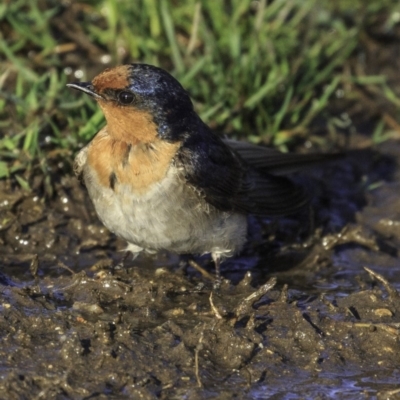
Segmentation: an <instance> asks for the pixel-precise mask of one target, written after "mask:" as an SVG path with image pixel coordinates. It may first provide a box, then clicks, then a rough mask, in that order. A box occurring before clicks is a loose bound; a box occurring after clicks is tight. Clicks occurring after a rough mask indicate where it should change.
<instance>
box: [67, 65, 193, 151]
mask: <svg viewBox="0 0 400 400" xmlns="http://www.w3.org/2000/svg"><path fill="white" fill-rule="evenodd" d="M67 86H68V87H71V88H74V89H77V90H80V91H82V92H84V93H87V94H89V95H90V96H92V97H93V98H94V99H96V100H97V102H98V103H99V105H100V107H101V109H102V110H103V113H104V115H105V117H106V120H107V129H108V132H109V134H110V135H111V136H113V137H114V138H115V139H116V140H123V141H125V142H127V143H133V144H135V143H148V142H151V141H153V140H154V139H156V138H158V139H163V140H167V141H169V142H177V141H181V140H182V139H183V138H184V137H185V135H188V134H190V129H191V128H190V127H191V126H192V125H193V123H194V124H195V123H196V121H198V117H197V115H196V114H195V112H194V110H193V105H192V102H191V100H190V98H189V95H188V94H187V92H186V91H185V90H184V89H183V87H182V86H181V84H180V83H179V82H178V81H177V80H176V79H175V78H173V77H172V76H171V75H170V74H169V73H168V72H166V71H164V70H163V69H161V68H158V67H155V66H152V65H147V64H129V65H121V66H118V67H115V68H109V69H106V70H105V71H103V72H102V73H100V74H99V75H97V76H96V77H95V78H94V79H93V80H92V81H91V82H77V83H70V84H68V85H67Z"/></svg>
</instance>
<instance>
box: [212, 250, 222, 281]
mask: <svg viewBox="0 0 400 400" xmlns="http://www.w3.org/2000/svg"><path fill="white" fill-rule="evenodd" d="M211 258H212V259H213V261H214V264H215V281H214V284H213V288H214V289H219V287H220V286H221V270H220V265H221V255H220V254H219V253H211Z"/></svg>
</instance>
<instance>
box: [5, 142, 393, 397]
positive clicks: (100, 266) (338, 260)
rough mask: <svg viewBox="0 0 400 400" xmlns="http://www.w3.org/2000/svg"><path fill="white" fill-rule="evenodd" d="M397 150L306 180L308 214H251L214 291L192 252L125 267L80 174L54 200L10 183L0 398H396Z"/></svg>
mask: <svg viewBox="0 0 400 400" xmlns="http://www.w3.org/2000/svg"><path fill="white" fill-rule="evenodd" d="M399 156H400V144H399V143H397V142H387V143H385V144H384V145H381V146H380V147H379V148H378V149H376V150H374V151H372V150H368V151H367V150H365V151H361V150H360V151H354V152H352V153H350V154H349V155H348V157H347V158H346V159H345V160H341V161H338V162H336V163H335V164H332V165H326V166H324V167H321V168H320V169H318V170H314V171H311V172H310V173H308V174H306V175H307V176H303V177H301V178H299V177H298V178H296V179H301V180H302V183H303V184H304V185H307V186H308V187H310V190H312V191H313V192H314V198H315V200H314V204H313V207H312V208H313V213H307V212H306V213H304V215H300V216H297V217H293V218H291V219H284V220H279V221H259V220H254V221H252V224H251V229H250V232H249V238H250V239H249V243H248V246H247V248H246V249H245V251H244V252H243V254H241V255H240V256H238V257H235V258H233V259H231V260H228V261H227V262H226V263H225V264H224V265H223V266H222V275H223V276H224V278H225V280H224V282H223V284H222V287H221V288H220V290H218V291H213V290H212V284H211V282H210V281H209V280H208V278H207V277H205V276H202V275H201V274H200V273H199V272H197V270H195V269H193V268H192V267H189V266H188V263H187V258H186V257H185V258H181V259H180V258H178V257H177V256H175V255H169V254H159V255H158V256H157V257H150V256H145V255H143V256H140V257H139V258H138V259H136V260H134V261H132V260H130V259H128V260H127V261H126V263H125V268H122V269H121V268H114V267H115V266H116V264H117V263H118V261H119V260H120V259H121V258H122V255H123V253H118V250H121V249H123V247H124V243H122V242H120V241H118V240H117V239H116V238H115V237H114V236H112V235H111V234H110V233H109V232H107V230H106V229H105V228H103V226H102V225H101V224H100V222H99V221H98V220H97V218H96V216H95V214H94V211H93V209H92V206H91V204H90V201H89V200H88V198H87V194H86V190H85V189H84V188H83V187H82V186H80V185H79V184H78V182H77V181H76V179H75V178H73V177H71V176H64V177H60V178H59V183H58V184H57V187H56V193H57V196H56V198H55V199H53V200H50V201H49V200H44V199H43V198H41V197H40V196H38V195H33V194H30V193H25V192H23V191H21V190H17V189H15V188H14V189H13V188H11V187H10V184H9V183H5V182H3V183H1V188H0V256H1V261H0V268H1V270H0V274H1V275H0V288H1V316H0V336H1V343H2V346H1V348H0V351H1V354H0V360H1V361H0V365H1V374H0V393H1V395H0V397H1V398H4V399H24V398H25V399H28V398H29V399H31V398H36V399H39V398H43V399H52V398H54V399H89V398H90V399H92V398H104V399H105V398H107V399H108V398H111V399H112V398H115V399H117V398H118V399H120V398H134V399H139V398H141V399H153V398H163V399H178V398H179V399H181V398H182V399H183V398H184V399H200V398H201V399H203V398H204V399H207V398H210V399H211V398H218V399H231V398H241V399H242V398H249V399H250V398H251V399H266V398H269V399H289V398H290V399H298V398H299V399H300V398H318V399H328V398H334V397H336V398H337V397H340V398H343V399H353V398H354V399H359V398H379V399H395V398H398V397H397V396H400V384H399V382H400V361H399V360H400V341H399V329H400V295H399V293H398V290H399V289H400V262H399V259H398V256H397V253H398V250H397V249H398V248H399V245H400V222H399V221H400V200H399V196H398V193H399V192H400V169H399V167H398V166H397V164H396V159H397V158H398V157H399ZM196 261H197V262H198V263H199V264H200V265H202V266H203V267H204V268H205V269H206V270H207V271H208V272H209V273H212V272H213V268H212V264H211V262H210V261H209V259H208V258H207V257H203V258H200V259H197V260H196ZM367 268H368V269H367ZM272 277H276V278H277V284H276V285H275V286H274V284H275V279H274V278H272Z"/></svg>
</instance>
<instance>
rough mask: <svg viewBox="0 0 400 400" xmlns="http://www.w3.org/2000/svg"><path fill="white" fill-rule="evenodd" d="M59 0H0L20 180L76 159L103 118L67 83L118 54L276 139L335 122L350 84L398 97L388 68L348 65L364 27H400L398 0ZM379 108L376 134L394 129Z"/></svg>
mask: <svg viewBox="0 0 400 400" xmlns="http://www.w3.org/2000/svg"><path fill="white" fill-rule="evenodd" d="M62 4H63V3H62V2H59V1H55V0H52V1H51V0H46V1H45V0H13V1H6V2H3V3H2V4H0V27H1V29H0V54H1V55H2V57H1V58H0V60H1V61H0V178H1V177H3V178H4V177H8V176H11V175H13V176H15V177H16V179H17V180H18V182H19V183H20V184H21V185H23V186H25V187H29V182H30V180H31V177H32V176H33V175H35V174H37V173H38V172H41V173H43V174H45V175H46V174H48V173H49V168H50V164H51V163H52V162H53V161H52V160H60V159H62V160H67V161H68V160H71V159H72V157H73V154H74V153H75V152H76V150H77V149H78V148H79V147H80V146H82V144H84V143H86V142H87V141H88V140H89V139H90V138H91V137H92V136H93V135H94V134H95V133H96V132H97V131H98V129H99V128H100V127H101V126H102V125H103V124H104V120H103V116H102V114H101V113H100V111H99V110H98V108H97V107H96V105H95V103H94V102H93V101H92V100H90V99H89V98H87V97H86V96H79V94H77V93H76V92H73V91H71V90H68V89H66V87H65V84H66V83H67V82H69V81H73V80H79V79H77V77H78V78H81V79H83V80H89V79H91V78H92V77H93V76H94V75H95V74H97V73H98V72H100V71H101V70H102V69H104V68H106V67H108V66H112V65H117V64H121V63H126V62H133V61H142V62H148V63H152V64H156V65H159V66H162V67H164V68H166V69H167V70H169V71H170V72H171V73H172V74H173V75H174V76H175V77H177V78H178V79H179V80H180V82H181V83H182V84H183V85H184V86H185V87H186V88H187V89H188V90H189V92H190V94H191V96H192V99H193V101H194V103H195V107H196V109H197V111H198V112H199V114H200V115H201V116H202V118H203V119H204V120H205V121H206V122H207V123H209V124H210V125H211V126H212V127H213V128H214V129H215V130H216V131H218V132H220V133H224V134H230V135H233V136H235V137H246V138H248V140H251V141H253V142H256V143H258V142H265V143H270V144H273V145H277V146H281V147H284V146H286V145H287V144H290V142H291V141H293V140H294V139H295V138H296V137H299V136H301V137H303V138H304V137H310V136H309V135H311V134H312V133H314V128H313V127H315V126H318V130H321V121H325V122H323V123H322V125H323V126H325V125H326V127H327V128H326V130H329V129H330V130H331V131H332V129H335V127H336V126H339V125H340V121H339V120H338V118H337V107H335V111H334V112H333V111H332V104H333V103H335V104H337V103H338V102H339V103H340V104H342V106H343V107H344V105H345V104H347V103H346V102H349V104H354V102H357V101H359V98H360V97H359V96H361V95H360V94H359V91H353V90H352V88H353V87H357V88H361V89H360V90H364V89H365V88H366V89H365V90H372V91H373V92H374V93H375V94H376V96H378V97H381V98H382V99H384V101H386V102H388V103H390V104H391V105H393V107H394V109H395V110H396V107H397V109H398V107H399V105H400V98H399V97H398V94H397V93H396V90H393V89H392V88H391V86H390V84H389V83H388V80H387V77H385V76H383V75H376V74H373V75H369V74H368V73H364V72H365V71H361V72H360V71H359V70H358V69H357V68H354V63H355V60H357V57H360V56H361V55H362V54H361V53H362V52H363V46H364V44H363V43H364V42H365V41H363V38H365V36H366V35H367V33H366V32H368V30H369V29H370V27H371V26H372V27H373V26H375V25H377V24H379V26H382V27H383V29H384V30H386V31H390V30H391V29H394V28H395V27H396V26H398V25H399V20H400V4H399V2H398V1H397V0H396V1H394V0H380V1H378V0H370V1H364V0H357V1H356V0H353V1H346V0H341V1H336V2H332V1H328V0H326V1H321V0H274V1H266V0H261V1H257V2H256V1H250V0H230V1H224V2H221V6H217V5H216V4H219V3H216V2H215V1H214V0H203V1H195V0H186V1H178V0H175V1H173V0H140V1H139V0H138V1H134V2H133V1H130V0H119V1H118V0H103V1H100V0H92V1H86V2H82V1H81V2H74V1H72V2H71V4H70V5H69V6H63V5H62ZM65 4H67V2H66V3H65ZM222 4H223V5H222ZM74 75H75V77H74ZM339 108H340V107H339ZM381 117H382V116H379V115H378V116H377V117H376V118H375V119H374V120H373V124H376V129H372V131H374V134H373V140H374V141H376V142H379V141H382V140H384V139H385V138H387V137H390V129H391V128H390V127H389V126H388V125H387V124H385V122H382V121H383V120H382V119H381ZM391 117H393V119H394V120H396V119H397V120H398V119H399V118H398V117H399V115H398V112H397V114H396V112H394V114H393V115H391ZM328 128H329V129H328Z"/></svg>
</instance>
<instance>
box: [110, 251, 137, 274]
mask: <svg viewBox="0 0 400 400" xmlns="http://www.w3.org/2000/svg"><path fill="white" fill-rule="evenodd" d="M129 254H132V253H131V252H130V251H129V250H127V251H126V252H125V254H124V255H123V257H122V258H121V260H120V262H119V263H118V264H117V265H116V266H115V267H114V270H119V269H124V268H125V261H126V260H127V259H128V257H129ZM133 258H134V259H135V258H136V257H135V255H133Z"/></svg>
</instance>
